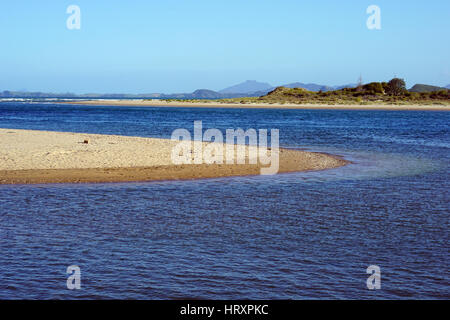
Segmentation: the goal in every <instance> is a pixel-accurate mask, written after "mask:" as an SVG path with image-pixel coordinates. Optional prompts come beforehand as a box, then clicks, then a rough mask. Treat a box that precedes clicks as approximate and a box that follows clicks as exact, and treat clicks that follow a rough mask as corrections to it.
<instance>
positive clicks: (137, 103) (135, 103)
mask: <svg viewBox="0 0 450 320" xmlns="http://www.w3.org/2000/svg"><path fill="white" fill-rule="evenodd" d="M58 103H64V104H79V105H100V106H130V107H186V108H243V109H312V110H314V109H317V110H321V109H334V110H392V111H394V110H400V111H401V110H418V111H450V105H446V106H443V105H385V104H372V105H356V104H355V105H322V104H301V105H300V104H288V103H286V104H280V103H273V104H269V103H248V104H240V103H219V102H216V101H206V102H181V101H170V102H168V101H166V100H158V99H154V100H139V99H137V100H131V99H129V100H127V99H123V100H119V99H117V100H113V99H111V100H109V99H108V100H85V101H65V102H58Z"/></svg>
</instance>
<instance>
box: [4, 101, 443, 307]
mask: <svg viewBox="0 0 450 320" xmlns="http://www.w3.org/2000/svg"><path fill="white" fill-rule="evenodd" d="M194 120H202V121H203V127H204V128H205V129H206V128H219V129H223V130H224V129H226V128H236V127H242V128H244V129H245V128H256V129H258V128H279V129H280V143H281V145H282V146H284V147H290V148H303V149H307V150H314V151H324V152H330V153H333V154H338V155H341V156H343V157H345V158H346V159H349V160H351V161H353V164H351V165H348V166H346V167H343V168H338V169H333V170H326V171H322V172H305V173H289V174H281V175H277V176H275V177H263V176H256V177H233V178H220V179H205V180H196V181H168V182H149V183H112V184H83V185H76V184H60V185H58V184H52V185H15V186H12V185H3V186H0V195H1V196H0V226H1V228H0V239H1V240H0V250H1V255H0V299H11V298H31V299H34V298H39V299H53V298H60V299H72V298H83V299H93V298H119V299H122V298H137V299H149V298H150V299H167V298H170V299H178V298H195V299H197V298H198V299H203V298H206V299H243V298H248V299H309V298H338V299H372V298H376V299H382V298H394V299H403V298H418V299H432V298H437V299H448V298H450V290H449V280H448V279H449V269H448V264H449V246H448V243H449V233H448V224H449V194H448V190H449V189H450V188H449V187H450V183H449V181H450V179H449V178H450V174H449V163H450V162H449V159H450V135H449V123H450V113H446V112H420V111H414V112H403V111H395V112H393V111H343V110H339V111H327V110H317V111H312V110H240V109H196V108H192V109H191V108H127V107H89V106H83V107H82V106H76V107H75V106H63V105H53V104H29V103H17V102H15V103H2V104H0V127H1V128H18V129H37V130H54V131H73V132H89V133H104V134H121V135H131V136H143V137H170V134H171V132H172V131H173V130H174V129H175V128H180V127H183V128H187V129H189V130H192V127H193V121H194ZM0 152H1V151H0ZM69 265H79V266H80V268H81V286H82V288H81V290H68V289H67V288H66V279H67V277H68V275H67V274H66V268H67V267H68V266H69ZM369 265H378V266H379V267H380V268H381V289H380V290H375V291H373V290H368V289H367V287H366V279H367V277H368V276H369V275H368V274H366V268H367V267H368V266H369Z"/></svg>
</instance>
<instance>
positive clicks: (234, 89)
mask: <svg viewBox="0 0 450 320" xmlns="http://www.w3.org/2000/svg"><path fill="white" fill-rule="evenodd" d="M356 86H357V84H354V83H351V84H346V85H340V86H327V85H321V84H315V83H302V82H293V83H288V84H284V85H280V86H276V87H274V86H272V85H270V84H269V83H265V82H258V81H256V80H247V81H245V82H242V83H239V84H236V85H233V86H230V87H227V88H225V89H222V90H219V91H213V90H209V89H199V90H195V91H194V92H192V93H172V94H164V93H146V94H121V93H112V94H97V93H87V94H74V93H46V92H27V91H3V92H0V98H34V99H36V98H37V99H39V98H61V99H100V98H103V99H226V98H241V97H260V96H264V95H266V94H267V93H269V92H271V91H273V90H275V89H276V88H277V87H286V88H303V89H306V90H309V91H315V92H318V91H323V92H325V91H332V90H340V89H343V88H355V87H356ZM445 88H447V89H450V84H449V85H447V86H446V87H445ZM445 88H443V87H436V86H429V85H422V84H416V85H415V86H413V87H412V88H411V89H410V91H411V92H429V91H439V90H442V89H445Z"/></svg>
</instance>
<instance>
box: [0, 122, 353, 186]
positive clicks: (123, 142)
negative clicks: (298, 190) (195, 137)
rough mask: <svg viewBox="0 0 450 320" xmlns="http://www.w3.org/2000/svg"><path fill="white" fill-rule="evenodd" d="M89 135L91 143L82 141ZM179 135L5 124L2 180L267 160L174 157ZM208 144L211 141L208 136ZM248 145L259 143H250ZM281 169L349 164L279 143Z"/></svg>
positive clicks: (128, 178)
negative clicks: (197, 161)
mask: <svg viewBox="0 0 450 320" xmlns="http://www.w3.org/2000/svg"><path fill="white" fill-rule="evenodd" d="M84 140H88V141H89V143H87V144H85V143H83V141H84ZM176 143H177V142H176V141H172V140H169V139H157V138H140V137H128V136H115V135H99V134H84V133H71V132H52V131H39V130H21V129H0V160H1V161H0V184H40V183H108V182H143V181H165V180H191V179H205V178H220V177H232V176H252V175H259V174H260V169H261V168H264V167H267V165H261V164H260V163H257V164H249V162H248V160H249V157H248V155H247V154H246V164H181V165H174V164H172V163H171V158H170V154H171V151H172V148H173V146H174V145H175V144H176ZM205 144H207V143H206V142H205ZM246 148H247V152H248V150H249V149H248V148H255V147H248V146H247V147H246ZM279 162H280V165H279V170H278V173H288V172H301V171H313V170H314V171H319V170H325V169H332V168H338V167H341V166H344V165H346V164H348V163H350V162H349V161H346V160H344V159H342V158H340V157H338V156H334V155H329V154H325V153H318V152H307V151H298V150H292V149H283V148H280V152H279Z"/></svg>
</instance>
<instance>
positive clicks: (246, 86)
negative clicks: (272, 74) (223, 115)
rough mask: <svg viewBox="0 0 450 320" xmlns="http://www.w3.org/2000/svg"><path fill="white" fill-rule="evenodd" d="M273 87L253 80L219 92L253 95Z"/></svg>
mask: <svg viewBox="0 0 450 320" xmlns="http://www.w3.org/2000/svg"><path fill="white" fill-rule="evenodd" d="M272 88H273V87H272V86H271V85H270V84H268V83H265V82H258V81H255V80H247V81H245V82H242V83H239V84H237V85H235V86H231V87H228V88H225V89H222V90H220V91H219V92H220V93H253V92H257V91H266V90H271V89H272Z"/></svg>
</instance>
